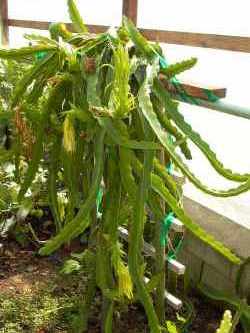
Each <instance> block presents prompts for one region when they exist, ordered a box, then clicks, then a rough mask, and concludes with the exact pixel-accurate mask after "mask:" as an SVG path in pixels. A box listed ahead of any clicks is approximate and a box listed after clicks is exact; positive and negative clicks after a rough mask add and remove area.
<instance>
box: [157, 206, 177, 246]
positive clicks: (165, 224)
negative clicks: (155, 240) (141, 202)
mask: <svg viewBox="0 0 250 333" xmlns="http://www.w3.org/2000/svg"><path fill="white" fill-rule="evenodd" d="M173 221H174V213H173V212H170V213H168V214H167V215H166V216H165V218H164V220H163V221H162V224H161V235H160V242H161V246H162V247H165V246H166V238H167V236H168V232H169V229H170V227H171V225H172V223H173Z"/></svg>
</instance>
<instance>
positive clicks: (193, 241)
mask: <svg viewBox="0 0 250 333" xmlns="http://www.w3.org/2000/svg"><path fill="white" fill-rule="evenodd" d="M184 208H185V211H186V212H187V214H188V215H189V216H190V217H191V218H192V219H193V221H194V222H196V223H197V224H199V225H200V226H201V227H202V228H203V229H205V230H206V231H207V232H209V233H210V234H212V235H213V236H214V237H216V238H217V239H218V240H219V241H221V242H222V243H223V244H224V245H226V246H227V247H229V248H230V249H231V250H232V251H233V252H234V253H235V254H237V255H238V256H239V257H241V258H242V259H243V260H244V259H246V258H248V257H250V231H249V230H248V229H247V228H245V227H243V226H240V225H239V224H236V223H234V222H233V221H231V220H229V219H228V218H226V217H224V216H222V215H219V214H217V213H215V212H214V211H212V210H210V209H208V208H206V207H204V206H202V205H200V204H199V203H197V202H195V201H193V200H191V199H189V198H184ZM178 259H179V260H180V261H181V262H182V263H183V264H185V265H186V267H187V271H188V272H189V276H190V278H191V281H193V282H194V283H197V282H199V281H201V282H203V283H204V284H206V285H207V286H208V287H213V288H214V289H218V290H220V291H223V292H226V293H230V294H235V281H236V276H237V271H238V269H239V267H238V266H236V265H234V264H232V263H230V262H229V261H228V260H226V259H225V258H224V257H223V256H222V255H220V254H219V253H217V252H215V251H214V250H213V249H212V248H211V247H209V246H207V245H206V244H204V243H203V242H202V241H200V240H199V239H197V238H196V237H195V236H193V235H192V234H191V233H189V232H187V234H186V237H185V241H184V245H183V248H182V250H181V252H180V254H179V257H178ZM241 289H242V291H243V293H244V294H245V295H246V297H250V265H249V266H248V267H247V268H246V271H245V273H244V276H243V277H242V281H241Z"/></svg>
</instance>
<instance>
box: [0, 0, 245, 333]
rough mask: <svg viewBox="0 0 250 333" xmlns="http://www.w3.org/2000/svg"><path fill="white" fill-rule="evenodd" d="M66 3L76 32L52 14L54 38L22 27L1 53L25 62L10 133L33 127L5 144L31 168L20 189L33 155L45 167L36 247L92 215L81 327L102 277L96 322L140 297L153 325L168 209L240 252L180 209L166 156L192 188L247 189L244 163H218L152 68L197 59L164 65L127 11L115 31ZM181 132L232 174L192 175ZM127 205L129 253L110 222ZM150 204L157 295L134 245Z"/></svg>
mask: <svg viewBox="0 0 250 333" xmlns="http://www.w3.org/2000/svg"><path fill="white" fill-rule="evenodd" d="M68 7H69V13H70V17H71V19H72V22H73V26H74V30H75V32H73V33H72V32H70V31H68V30H67V28H66V27H65V25H64V24H61V23H58V24H53V25H52V26H51V29H50V30H51V38H47V37H42V36H38V35H28V36H26V37H27V38H28V40H29V41H30V43H31V44H32V45H31V46H28V47H23V48H20V49H9V50H8V49H1V50H0V58H3V59H14V60H16V61H19V62H20V63H22V62H23V61H29V62H30V63H31V62H33V65H32V66H30V67H29V68H28V69H27V70H26V71H25V72H24V73H23V77H22V79H21V80H20V81H19V82H18V83H17V85H16V88H15V91H14V94H13V97H12V100H11V104H10V106H9V112H12V113H13V121H12V122H11V123H10V126H12V128H13V133H16V136H15V135H13V140H14V141H15V140H18V145H19V147H20V146H22V144H24V143H25V145H27V142H25V141H27V140H28V139H29V138H30V140H31V142H30V144H31V146H32V151H31V152H30V153H29V154H30V155H31V156H25V155H24V156H22V155H21V154H19V152H18V150H17V149H13V154H14V155H15V161H16V163H15V165H16V168H17V169H18V168H19V166H20V159H22V161H23V162H24V161H26V162H27V170H26V172H25V174H24V175H23V176H21V177H20V179H19V184H20V191H19V195H18V200H19V202H22V201H23V200H24V198H25V195H26V193H27V191H28V189H29V188H30V186H31V184H32V182H33V180H34V178H35V175H36V173H37V171H38V169H39V167H41V166H42V167H43V168H47V172H48V177H47V190H48V197H49V204H50V209H51V212H52V214H53V218H54V221H55V225H56V234H55V235H54V236H53V237H52V238H51V239H50V240H48V241H47V243H46V244H45V245H44V246H43V247H42V248H41V249H40V254H41V255H50V254H51V253H52V252H54V251H56V250H57V249H58V248H60V247H61V246H62V245H63V244H67V243H69V242H70V241H71V240H72V239H74V238H76V237H78V236H79V235H80V234H82V233H84V231H85V230H86V229H87V228H89V227H90V237H89V244H88V249H87V250H86V256H85V259H86V260H87V262H88V265H86V266H88V267H91V269H89V270H88V272H87V273H88V286H87V290H86V295H85V301H84V304H83V309H82V311H83V316H82V317H83V323H82V330H83V331H87V329H88V328H87V327H88V326H87V323H88V316H89V307H90V305H91V303H92V302H93V299H94V296H95V294H96V290H97V288H99V289H100V290H101V292H102V296H103V331H104V332H107V333H108V332H112V322H113V316H114V310H115V308H116V305H117V304H118V303H119V302H124V301H126V302H133V301H134V300H139V302H141V304H142V305H143V307H144V309H145V312H146V316H147V319H148V324H149V327H150V331H151V332H152V333H158V332H161V331H162V330H164V323H165V318H164V316H165V308H164V290H165V279H164V278H163V277H164V270H165V255H164V250H163V249H162V248H161V246H159V244H160V237H161V235H160V234H161V232H160V230H161V221H162V219H163V218H164V216H165V214H167V213H169V212H172V213H173V214H174V215H175V216H176V217H177V218H178V219H180V220H181V221H182V222H183V223H184V225H185V226H186V228H187V229H188V230H189V231H190V232H191V233H193V234H194V235H195V236H197V237H199V238H200V239H201V240H202V241H204V242H205V243H207V244H208V245H209V246H211V247H212V248H213V249H214V250H215V251H217V252H219V253H220V254H221V255H223V256H224V257H226V258H227V259H228V260H230V261H231V262H234V263H235V264H239V263H240V259H239V258H238V257H237V256H236V255H234V254H233V253H232V252H231V251H230V250H229V249H227V248H226V247H225V246H224V245H223V244H222V243H220V242H218V241H217V240H215V239H214V238H213V237H212V236H211V235H208V234H207V233H206V232H205V231H204V230H203V229H202V228H201V227H199V226H198V225H196V224H195V223H194V222H193V221H192V220H191V219H190V218H189V217H188V216H187V215H186V213H185V211H184V210H183V207H182V203H181V196H180V191H179V188H178V184H176V182H175V181H174V179H173V178H172V176H171V175H170V174H169V173H168V171H167V170H166V167H165V166H166V164H167V163H169V162H171V163H173V165H174V166H175V167H176V168H177V169H178V170H179V171H180V172H181V173H182V174H183V175H184V176H185V177H186V178H187V179H188V180H189V181H190V182H191V183H193V184H194V185H195V186H196V187H197V188H198V189H200V190H201V191H203V192H205V193H208V194H210V195H213V196H218V197H229V196H233V195H238V194H240V193H243V192H245V191H247V190H248V189H249V188H250V175H249V174H239V173H235V172H233V171H231V170H230V169H227V168H225V167H224V166H223V164H222V163H221V162H220V161H219V160H218V158H217V156H216V155H215V153H214V152H213V151H212V150H211V148H210V147H209V145H208V144H207V143H206V142H205V141H204V140H203V139H202V138H201V137H200V135H199V134H198V133H197V132H195V131H194V130H193V129H192V128H191V126H190V125H189V124H188V123H187V122H186V121H185V119H184V117H183V116H182V114H181V113H180V112H179V111H178V104H177V103H176V102H175V101H174V100H173V99H172V98H171V96H170V94H169V93H168V92H167V91H166V90H165V89H164V86H163V84H162V82H161V80H160V79H159V74H161V77H164V78H165V80H171V79H173V78H174V76H175V75H176V74H179V73H181V72H183V71H184V70H187V69H189V68H191V67H192V66H193V65H194V64H195V63H196V59H189V60H186V61H183V62H180V63H177V64H174V65H169V66H162V65H161V64H162V62H164V61H165V59H164V56H163V54H162V50H161V48H160V46H159V45H158V44H154V43H151V42H148V41H147V40H146V39H145V38H144V37H143V36H142V35H141V34H140V33H139V31H138V30H137V29H136V27H135V26H134V25H133V23H132V22H131V21H129V20H128V19H126V18H124V20H123V24H122V27H121V28H119V29H116V30H115V31H113V30H112V31H111V30H110V31H107V32H104V33H100V34H92V33H90V32H88V30H87V27H86V25H85V24H84V21H83V20H82V18H81V16H80V14H79V12H78V10H77V8H76V6H75V2H74V1H73V0H68ZM37 55H38V56H37ZM27 103H30V104H32V106H33V112H32V113H31V112H25V111H26V109H27V108H26V105H27ZM38 105H39V108H37V109H36V106H38ZM15 112H19V114H18V115H19V119H21V120H22V123H25V124H26V127H27V133H29V136H27V140H24V141H22V140H20V133H19V131H18V129H17V130H16V131H15V119H16V116H15ZM169 135H171V136H172V139H173V140H172V141H170V140H169ZM189 141H191V142H193V143H194V144H195V145H196V146H197V147H198V148H199V149H200V151H201V152H202V153H203V154H204V155H205V157H206V158H207V159H208V161H209V162H210V164H211V166H212V167H213V168H214V169H215V170H216V171H217V172H218V173H219V174H220V175H221V176H223V177H225V178H226V179H229V180H231V181H235V182H238V183H239V186H236V187H235V188H232V189H229V190H222V191H220V190H217V189H211V188H209V187H208V186H207V185H205V184H204V183H203V182H202V181H201V180H200V179H198V178H197V177H196V176H195V175H194V174H193V173H192V171H191V170H190V169H189V167H188V166H187V164H185V162H184V159H191V158H192V155H191V151H190V148H189ZM13 147H16V145H15V144H13ZM177 148H179V149H177ZM16 173H17V174H18V172H17V171H16ZM62 187H63V188H64V189H65V192H66V196H67V204H66V206H65V214H61V212H60V204H59V197H58V189H59V188H62ZM101 190H102V192H103V198H102V203H101V211H102V214H100V213H99V214H98V215H97V213H96V212H97V207H96V206H97V205H96V199H97V196H98V194H100V191H101ZM126 205H129V207H131V210H132V214H131V215H132V216H131V218H130V219H129V221H127V224H128V225H127V227H128V229H129V245H128V253H127V252H126V251H125V249H123V247H122V244H121V242H120V241H119V233H118V228H119V226H120V225H121V223H123V222H124V221H123V219H122V212H123V211H124V207H125V208H126V207H127V206H126ZM148 210H150V211H151V213H152V214H153V216H154V220H155V221H156V222H155V224H154V228H155V239H154V241H153V240H152V242H154V244H155V247H156V249H157V254H156V262H157V264H158V266H157V265H156V266H155V267H153V268H152V267H147V273H149V274H150V277H151V278H152V279H154V278H155V277H156V275H157V274H162V275H161V277H162V278H161V279H159V283H158V284H157V285H156V295H157V296H156V298H155V302H153V297H152V295H153V293H154V291H153V290H149V288H148V287H147V286H146V284H145V282H144V278H143V277H144V273H145V271H146V265H145V258H144V257H143V254H142V251H141V250H142V242H143V237H144V226H145V223H146V222H147V220H148V219H147V212H148ZM157 244H158V245H157ZM157 281H158V280H157Z"/></svg>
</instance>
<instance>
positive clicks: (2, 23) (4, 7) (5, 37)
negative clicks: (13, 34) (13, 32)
mask: <svg viewBox="0 0 250 333" xmlns="http://www.w3.org/2000/svg"><path fill="white" fill-rule="evenodd" d="M0 28H1V36H0V42H1V44H3V45H7V44H8V43H9V26H8V0H1V2H0Z"/></svg>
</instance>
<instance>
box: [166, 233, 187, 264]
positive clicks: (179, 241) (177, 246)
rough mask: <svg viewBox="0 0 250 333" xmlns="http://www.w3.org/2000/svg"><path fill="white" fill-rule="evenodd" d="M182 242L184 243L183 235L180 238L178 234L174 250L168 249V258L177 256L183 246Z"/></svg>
mask: <svg viewBox="0 0 250 333" xmlns="http://www.w3.org/2000/svg"><path fill="white" fill-rule="evenodd" d="M182 244H183V239H182V237H180V238H179V236H176V238H175V239H174V242H173V247H174V250H170V251H168V254H167V259H176V256H177V254H178V253H179V251H180V249H181V247H182Z"/></svg>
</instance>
